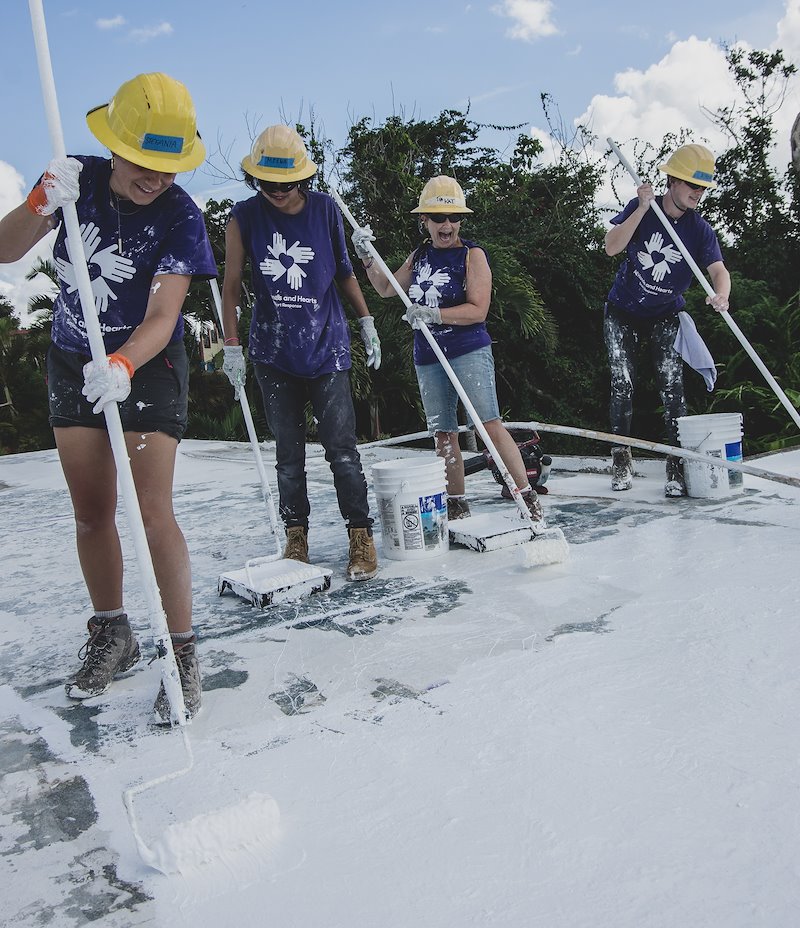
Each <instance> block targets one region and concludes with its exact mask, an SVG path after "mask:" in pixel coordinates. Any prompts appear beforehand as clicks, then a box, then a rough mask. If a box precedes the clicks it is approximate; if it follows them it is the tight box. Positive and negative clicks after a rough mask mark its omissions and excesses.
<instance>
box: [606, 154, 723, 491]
mask: <svg viewBox="0 0 800 928" xmlns="http://www.w3.org/2000/svg"><path fill="white" fill-rule="evenodd" d="M714 167H715V164H714V156H713V155H712V154H711V152H710V151H709V150H708V149H707V148H706V147H705V146H704V145H682V146H681V147H680V148H678V149H677V150H676V151H675V152H673V154H672V155H671V156H670V157H669V159H668V160H667V161H666V162H665V163H664V164H661V165H659V170H660V171H663V172H664V173H665V174H666V175H667V190H666V193H665V194H664V195H663V197H656V196H655V194H654V193H653V188H652V186H651V185H650V184H649V183H643V184H642V185H641V186H640V187H639V188H638V190H637V191H636V197H635V198H634V199H633V200H631V201H630V202H629V203H628V205H627V206H626V207H625V209H624V210H623V211H622V212H621V213H619V214H618V215H616V216H615V217H614V218H613V219H612V220H611V223H612V228H611V229H610V230H609V231H608V233H607V234H606V239H605V247H606V252H607V253H608V254H609V255H616V254H619V253H620V252H623V251H624V252H625V259H624V261H623V262H622V264H621V265H620V268H619V270H618V271H617V276H616V278H615V279H614V283H613V285H612V287H611V290H610V292H609V294H608V299H607V301H606V306H605V320H604V335H605V342H606V347H607V350H608V360H609V367H610V368H611V403H610V416H611V431H612V432H613V433H614V434H615V435H630V434H631V420H632V418H633V391H634V386H635V381H636V354H637V351H638V348H639V344H640V342H641V341H643V340H645V339H647V340H649V342H650V353H651V355H652V358H653V366H654V369H655V374H656V381H657V384H658V389H659V392H660V394H661V401H662V403H663V405H664V422H665V426H666V433H667V440H668V443H669V444H670V445H672V446H675V445H677V444H678V426H677V423H676V419H677V418H678V417H679V416H685V415H686V396H685V393H684V389H683V360H682V356H681V353H679V351H678V350H676V347H675V344H676V339H677V338H678V334H679V332H681V330H682V329H683V332H682V336H683V337H682V341H684V342H689V341H691V343H692V349H691V353H693V354H695V355H698V354H700V352H701V351H702V350H703V349H705V346H704V345H703V343H702V341H701V340H700V339H699V336H697V333H696V329H695V328H694V325H693V324H692V322H691V320H690V319H688V320H687V319H686V314H685V313H682V311H683V308H684V306H685V305H686V300H685V299H684V297H683V294H684V293H685V292H686V290H688V288H689V286H690V284H691V283H692V280H693V279H694V277H693V272H692V269H691V268H690V266H689V265H688V264H687V263H686V261H685V260H684V258H683V255H682V254H681V252H680V251H679V249H678V248H676V247H675V246H674V245H673V243H672V241H671V240H670V239H669V237H668V236H667V235H666V233H665V231H664V228H663V226H662V225H661V222H660V220H659V218H658V216H657V215H656V214H655V212H654V211H653V210H652V209H650V204H651V202H652V201H653V200H654V199H655V200H656V202H658V204H659V205H660V206H661V208H662V210H663V211H664V213H665V214H666V215H667V216H668V217H669V218H670V219H671V220H672V222H673V223H674V225H675V230H676V232H677V233H678V235H679V237H680V239H681V240H682V242H683V244H684V245H685V246H686V249H687V250H688V252H689V254H691V256H692V258H693V259H694V260H695V262H696V263H697V264H698V265H699V266H700V267H701V268H704V269H705V270H707V271H708V274H709V276H710V277H711V283H712V285H713V287H714V291H715V296H714V297H708V298H707V299H706V303H708V304H710V305H711V306H712V307H713V308H714V309H715V310H717V311H718V312H725V311H726V310H727V309H728V297H729V296H730V292H731V278H730V274H729V273H728V270H727V268H726V267H725V264H724V263H723V260H722V252H721V251H720V247H719V242H718V241H717V236H716V235H715V233H714V230H713V229H712V228H711V226H710V225H709V224H708V223H707V222H706V220H705V219H703V218H702V216H700V214H699V213H697V212H695V210H696V209H697V206H698V205H699V203H700V199H701V197H702V196H703V194H704V193H705V191H706V190H708V189H711V188H713V187H716V183H715V181H714ZM705 354H706V355H707V350H706V351H705ZM708 361H709V362H710V363H711V364H712V366H713V362H711V361H710V355H708ZM698 369H699V368H698ZM709 376H710V375H709ZM712 386H713V383H712V384H711V386H709V389H711V387H712ZM632 485H633V462H632V459H631V452H630V448H628V447H622V446H615V447H612V449H611V488H612V490H629V489H630V488H631V486H632ZM664 493H665V495H666V496H685V495H686V483H685V480H684V476H683V462H682V461H681V459H680V458H678V457H668V458H667V479H666V483H665V486H664Z"/></svg>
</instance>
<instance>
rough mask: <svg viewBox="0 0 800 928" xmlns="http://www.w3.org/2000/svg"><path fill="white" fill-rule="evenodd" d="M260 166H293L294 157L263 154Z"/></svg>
mask: <svg viewBox="0 0 800 928" xmlns="http://www.w3.org/2000/svg"><path fill="white" fill-rule="evenodd" d="M258 166H259V167H260V168H293V167H294V158H273V157H271V156H270V155H262V156H261V158H260V159H259V162H258Z"/></svg>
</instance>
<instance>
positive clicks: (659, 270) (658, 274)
mask: <svg viewBox="0 0 800 928" xmlns="http://www.w3.org/2000/svg"><path fill="white" fill-rule="evenodd" d="M656 202H657V203H658V204H659V206H662V202H663V197H656ZM638 205H639V200H638V198H636V199H633V200H631V201H630V203H628V205H627V206H626V207H625V209H624V210H623V211H622V212H621V213H618V214H617V215H616V216H615V217H614V218H613V219H612V220H611V222H612V224H613V225H619V224H620V223H623V222H625V220H626V219H627V218H628V217H629V216H630V215H631V214H632V213H633V211H634V210H635V209H636V207H637V206H638ZM671 221H672V224H673V226H674V227H675V231H676V232H677V233H678V236H679V237H680V239H681V241H682V242H683V244H684V245H685V246H686V250H687V251H688V252H689V254H690V255H691V256H692V257H693V258H694V260H695V262H696V263H697V265H698V266H699V267H700V268H702V269H703V270H705V269H706V268H707V267H708V266H709V265H710V264H714V263H715V262H716V261H722V252H721V251H720V248H719V242H718V241H717V236H716V234H715V233H714V230H713V229H712V228H711V226H710V225H709V224H708V223H707V222H706V220H705V219H703V217H702V216H701V215H700V214H699V213H697V212H695V210H692V209H689V210H686V212H685V213H684V214H683V215H682V216H681V218H680V219H678V220H671ZM625 251H626V255H625V260H624V261H623V262H622V264H621V265H620V268H619V270H618V271H617V276H616V278H615V279H614V283H613V285H612V287H611V290H610V292H609V294H608V301H609V303H613V304H614V305H615V306H617V307H619V308H620V309H621V310H623V312H626V313H629V314H630V315H633V316H640V317H642V318H647V319H660V318H663V317H666V316H670V315H674V314H676V313H678V312H680V311H681V310H682V309H683V307H684V306H685V305H686V300H684V298H683V294H684V293H685V292H686V291H687V290H688V289H689V286H690V284H691V283H692V280H693V279H694V274H693V272H692V269H691V268H690V267H689V265H688V264H687V263H686V261H685V260H684V257H683V255H682V254H681V253H680V251H678V248H677V247H676V246H675V243H674V242H673V241H672V239H671V238H670V236H669V234H668V233H667V230H666V229H665V228H664V226H663V225H662V223H661V220H660V219H659V218H658V216H657V215H656V213H655V210H653V209H652V208H651V209H648V211H647V212H646V213H645V215H644V217H643V218H642V221H641V222H640V223H639V225H638V227H637V229H636V231H635V232H634V233H633V238H632V239H631V240H630V242H628V246H627V248H626V249H625Z"/></svg>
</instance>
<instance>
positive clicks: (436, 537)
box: [419, 493, 447, 551]
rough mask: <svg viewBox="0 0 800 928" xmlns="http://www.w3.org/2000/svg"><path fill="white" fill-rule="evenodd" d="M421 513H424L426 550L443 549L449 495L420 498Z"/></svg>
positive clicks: (423, 537)
mask: <svg viewBox="0 0 800 928" xmlns="http://www.w3.org/2000/svg"><path fill="white" fill-rule="evenodd" d="M419 511H420V513H422V539H423V543H424V545H425V548H426V550H428V551H430V550H431V549H432V548H439V547H441V545H442V541H443V539H444V535H445V532H446V524H447V494H445V493H434V494H433V495H432V496H420V498H419Z"/></svg>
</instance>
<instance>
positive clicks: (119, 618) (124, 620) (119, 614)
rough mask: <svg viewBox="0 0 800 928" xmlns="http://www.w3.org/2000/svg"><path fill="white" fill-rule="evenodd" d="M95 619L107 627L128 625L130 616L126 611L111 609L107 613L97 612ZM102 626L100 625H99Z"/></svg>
mask: <svg viewBox="0 0 800 928" xmlns="http://www.w3.org/2000/svg"><path fill="white" fill-rule="evenodd" d="M92 618H94V619H99V620H100V621H101V622H102V623H103V624H105V625H127V624H128V616H127V615H126V614H125V610H124V609H109V610H106V611H101V612H95V614H94V616H92ZM97 624H100V623H97Z"/></svg>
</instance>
